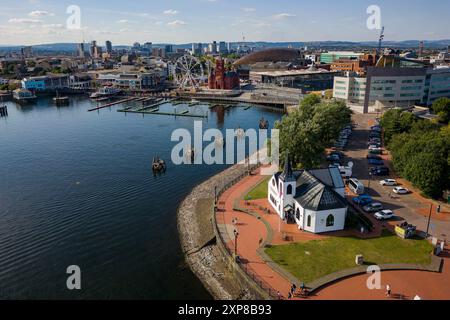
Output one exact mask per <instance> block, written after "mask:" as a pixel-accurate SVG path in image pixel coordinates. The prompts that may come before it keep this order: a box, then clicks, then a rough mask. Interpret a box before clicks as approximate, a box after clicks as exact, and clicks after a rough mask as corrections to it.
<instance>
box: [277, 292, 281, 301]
mask: <svg viewBox="0 0 450 320" xmlns="http://www.w3.org/2000/svg"><path fill="white" fill-rule="evenodd" d="M277 296H278V300H281V293H280V291H277Z"/></svg>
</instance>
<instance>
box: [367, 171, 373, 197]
mask: <svg viewBox="0 0 450 320" xmlns="http://www.w3.org/2000/svg"><path fill="white" fill-rule="evenodd" d="M371 182H372V172H370V173H369V186H368V188H367V192H368V193H369V194H370V183H371Z"/></svg>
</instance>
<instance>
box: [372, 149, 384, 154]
mask: <svg viewBox="0 0 450 320" xmlns="http://www.w3.org/2000/svg"><path fill="white" fill-rule="evenodd" d="M369 154H376V155H381V154H383V150H381V149H372V150H369Z"/></svg>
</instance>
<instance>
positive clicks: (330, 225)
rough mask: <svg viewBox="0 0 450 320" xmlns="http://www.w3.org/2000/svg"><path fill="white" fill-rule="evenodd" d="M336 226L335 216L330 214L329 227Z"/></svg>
mask: <svg viewBox="0 0 450 320" xmlns="http://www.w3.org/2000/svg"><path fill="white" fill-rule="evenodd" d="M333 226H334V216H333V215H332V214H330V215H329V216H328V218H327V227H333Z"/></svg>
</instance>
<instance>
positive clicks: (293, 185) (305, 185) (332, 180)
mask: <svg viewBox="0 0 450 320" xmlns="http://www.w3.org/2000/svg"><path fill="white" fill-rule="evenodd" d="M268 187H269V192H268V194H269V195H268V197H269V199H268V200H269V202H270V204H271V205H272V207H273V208H274V209H275V211H276V212H277V214H278V215H279V216H280V218H281V219H282V220H285V221H288V222H292V223H294V222H295V223H296V224H297V225H298V228H299V230H304V231H307V232H312V233H324V232H333V231H340V230H344V228H345V220H346V217H347V210H348V205H347V202H346V200H345V184H344V181H343V179H342V176H341V174H340V171H339V169H338V168H328V169H317V170H301V171H293V170H292V165H291V163H290V161H289V157H288V159H287V160H286V163H285V166H284V170H283V172H282V173H277V174H275V175H274V176H273V177H272V178H271V179H270V181H269V186H268Z"/></svg>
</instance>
